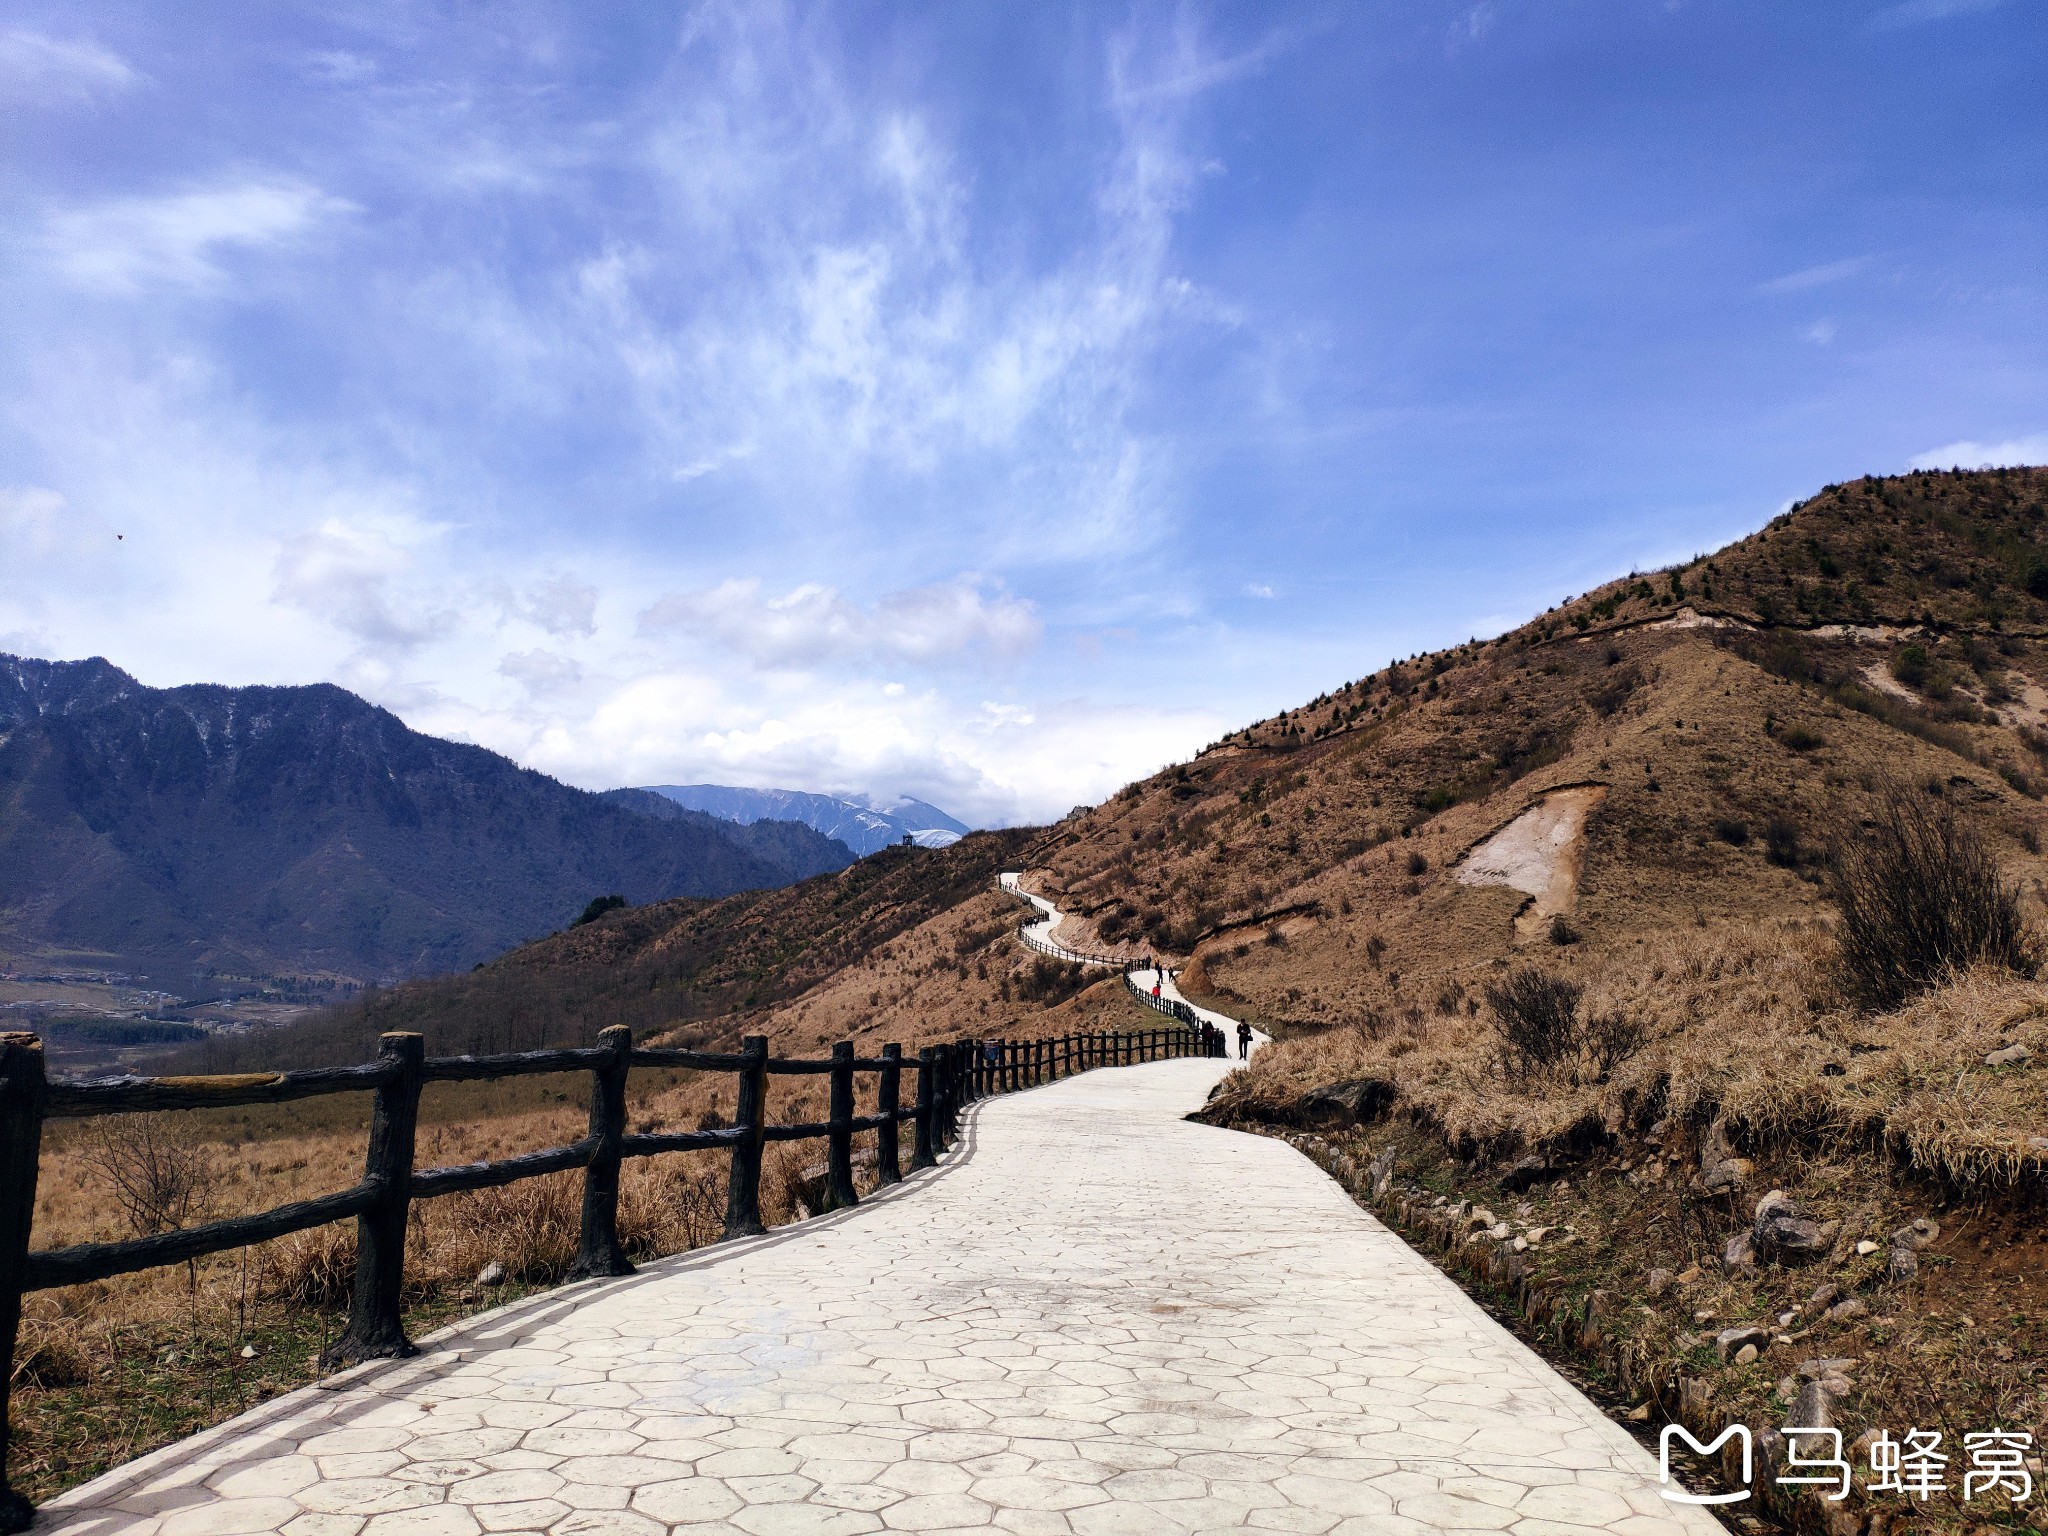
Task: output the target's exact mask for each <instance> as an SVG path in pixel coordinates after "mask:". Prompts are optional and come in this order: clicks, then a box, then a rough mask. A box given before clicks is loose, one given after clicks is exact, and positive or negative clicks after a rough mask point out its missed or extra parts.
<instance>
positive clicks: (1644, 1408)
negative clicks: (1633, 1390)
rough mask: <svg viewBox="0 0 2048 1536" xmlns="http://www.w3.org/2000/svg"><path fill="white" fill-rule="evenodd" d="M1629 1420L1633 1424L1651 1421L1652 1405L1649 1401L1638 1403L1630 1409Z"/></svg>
mask: <svg viewBox="0 0 2048 1536" xmlns="http://www.w3.org/2000/svg"><path fill="white" fill-rule="evenodd" d="M1628 1421H1629V1423H1631V1424H1647V1423H1648V1422H1649V1421H1650V1405H1649V1404H1648V1403H1637V1404H1636V1405H1635V1407H1633V1408H1631V1409H1629V1411H1628Z"/></svg>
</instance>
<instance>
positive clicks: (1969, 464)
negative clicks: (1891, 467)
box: [1907, 432, 2048, 469]
mask: <svg viewBox="0 0 2048 1536" xmlns="http://www.w3.org/2000/svg"><path fill="white" fill-rule="evenodd" d="M2017 464H2048V432H2036V433H2034V434H2032V435H2031V436H2028V437H2012V438H2007V439H2006V440H2005V441H2004V442H2002V443H1980V442H1974V441H1972V440H1970V439H1967V438H1966V439H1964V440H1963V441H1962V442H1959V443H1947V444H1944V445H1943V446H1942V447H1939V448H1930V449H1928V450H1927V451H1926V452H1925V453H1918V454H1915V455H1914V456H1913V457H1912V459H1911V460H1910V461H1909V462H1908V464H1907V468H1909V469H2003V468H2008V467H2010V466H2012V465H2017Z"/></svg>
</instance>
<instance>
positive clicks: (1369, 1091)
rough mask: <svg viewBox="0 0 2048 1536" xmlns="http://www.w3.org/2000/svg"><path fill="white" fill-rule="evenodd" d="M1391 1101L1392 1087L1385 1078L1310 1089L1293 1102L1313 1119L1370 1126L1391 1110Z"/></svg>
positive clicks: (1331, 1084)
mask: <svg viewBox="0 0 2048 1536" xmlns="http://www.w3.org/2000/svg"><path fill="white" fill-rule="evenodd" d="M1394 1098H1395V1089H1394V1085H1393V1084H1392V1083H1390V1082H1388V1081H1387V1080H1386V1079H1385V1078H1381V1077H1351V1078H1346V1079H1345V1080H1344V1081H1343V1082H1339V1083H1325V1084H1323V1085H1322V1086H1321V1087H1320V1088H1311V1089H1309V1091H1308V1092H1307V1093H1304V1094H1303V1095H1302V1096H1301V1098H1300V1099H1299V1100H1298V1101H1297V1103H1298V1105H1299V1107H1300V1110H1301V1112H1302V1113H1303V1114H1304V1115H1307V1116H1309V1117H1311V1118H1313V1119H1317V1120H1325V1121H1333V1122H1336V1123H1339V1124H1342V1123H1344V1122H1347V1121H1348V1122H1350V1123H1351V1124H1353V1125H1372V1124H1374V1123H1375V1122H1377V1121H1378V1120H1380V1119H1381V1118H1382V1117H1384V1116H1385V1114H1386V1112H1387V1111H1388V1110H1389V1109H1391V1108H1393V1106H1394Z"/></svg>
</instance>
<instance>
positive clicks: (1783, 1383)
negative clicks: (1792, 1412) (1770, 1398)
mask: <svg viewBox="0 0 2048 1536" xmlns="http://www.w3.org/2000/svg"><path fill="white" fill-rule="evenodd" d="M1777 1392H1778V1401H1779V1402H1781V1403H1789V1402H1791V1401H1792V1400H1793V1399H1794V1398H1796V1397H1797V1396H1799V1378H1798V1377H1796V1376H1784V1377H1780V1378H1779V1380H1778V1387H1777Z"/></svg>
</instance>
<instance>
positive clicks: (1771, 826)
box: [1764, 816, 1800, 869]
mask: <svg viewBox="0 0 2048 1536" xmlns="http://www.w3.org/2000/svg"><path fill="white" fill-rule="evenodd" d="M1799 855H1800V848H1799V823H1798V822H1796V821H1794V820H1793V819H1792V818H1791V817H1789V816H1773V817H1772V818H1771V819H1770V820H1769V821H1767V822H1765V823H1764V857H1765V858H1766V859H1767V860H1769V861H1770V862H1771V863H1773V864H1775V865H1777V866H1778V867H1779V868H1780V869H1792V868H1795V867H1797V865H1798V863H1799Z"/></svg>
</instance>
